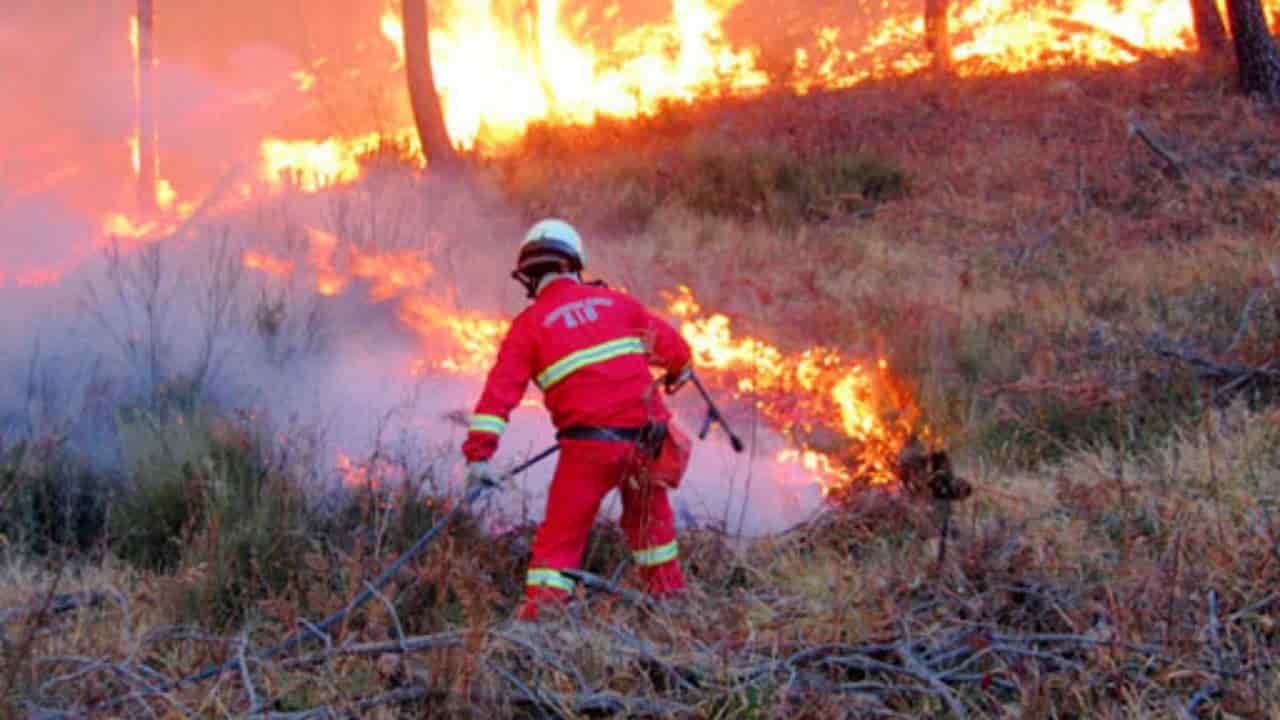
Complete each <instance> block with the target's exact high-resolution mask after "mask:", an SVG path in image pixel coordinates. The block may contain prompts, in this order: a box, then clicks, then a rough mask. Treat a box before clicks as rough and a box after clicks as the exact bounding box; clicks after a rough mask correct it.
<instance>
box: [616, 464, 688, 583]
mask: <svg viewBox="0 0 1280 720" xmlns="http://www.w3.org/2000/svg"><path fill="white" fill-rule="evenodd" d="M622 529H623V530H625V531H626V533H627V543H628V544H629V545H630V546H631V551H632V553H633V557H634V558H635V560H636V565H638V566H639V570H640V577H641V578H642V579H643V580H644V587H645V591H646V592H648V593H649V594H651V595H654V596H658V597H662V596H667V595H674V594H675V593H678V592H680V591H681V590H683V589H684V586H685V585H684V573H682V572H681V571H680V563H679V561H678V557H677V556H678V554H679V548H678V546H677V545H676V523H675V513H673V512H672V511H671V500H670V498H669V497H668V494H667V490H666V489H665V488H660V487H655V486H653V485H645V486H642V487H632V486H631V484H630V483H623V484H622Z"/></svg>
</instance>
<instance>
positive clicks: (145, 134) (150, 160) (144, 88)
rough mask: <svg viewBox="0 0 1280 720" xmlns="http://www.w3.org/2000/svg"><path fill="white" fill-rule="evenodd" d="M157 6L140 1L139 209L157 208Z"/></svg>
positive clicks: (151, 1) (158, 162)
mask: <svg viewBox="0 0 1280 720" xmlns="http://www.w3.org/2000/svg"><path fill="white" fill-rule="evenodd" d="M155 66H156V50H155V4H154V2H153V0H138V209H139V210H140V211H142V212H153V211H154V210H155V209H156V177H157V175H158V173H159V165H160V158H159V157H158V151H157V148H156V145H157V142H156V141H157V138H156V107H155Z"/></svg>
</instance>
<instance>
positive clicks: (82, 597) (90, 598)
mask: <svg viewBox="0 0 1280 720" xmlns="http://www.w3.org/2000/svg"><path fill="white" fill-rule="evenodd" d="M109 597H111V596H110V594H108V593H106V592H104V591H101V590H87V591H84V592H75V593H61V594H58V595H55V596H53V598H51V599H50V601H49V604H48V607H44V603H43V602H37V603H31V604H28V605H24V606H22V607H15V608H8V609H6V610H0V625H4V624H6V623H10V622H13V621H15V620H20V619H22V618H24V617H26V616H28V615H30V614H32V613H39V612H44V613H46V614H49V615H61V614H62V613H66V612H70V611H72V610H76V609H79V608H85V607H98V606H99V605H101V604H102V603H104V602H106V600H107V599H108V598H109Z"/></svg>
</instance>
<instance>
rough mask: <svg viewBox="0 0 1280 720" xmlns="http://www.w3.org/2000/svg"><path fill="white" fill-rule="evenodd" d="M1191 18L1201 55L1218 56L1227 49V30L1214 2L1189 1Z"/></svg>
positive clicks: (1207, 0)
mask: <svg viewBox="0 0 1280 720" xmlns="http://www.w3.org/2000/svg"><path fill="white" fill-rule="evenodd" d="M1191 18H1192V20H1193V21H1194V22H1195V28H1196V41H1197V44H1198V45H1199V46H1200V52H1201V53H1203V54H1205V55H1218V54H1220V53H1222V52H1223V51H1225V50H1226V49H1227V28H1226V26H1225V25H1223V24H1222V15H1221V14H1220V13H1219V12H1218V3H1217V2H1215V0H1191Z"/></svg>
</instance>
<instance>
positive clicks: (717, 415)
mask: <svg viewBox="0 0 1280 720" xmlns="http://www.w3.org/2000/svg"><path fill="white" fill-rule="evenodd" d="M689 379H690V380H691V381H693V386H694V387H696V388H698V394H700V395H702V399H703V400H704V401H705V402H706V403H707V417H706V419H705V420H703V421H702V429H701V430H699V431H698V439H699V440H706V439H707V433H709V432H711V426H712V425H713V424H718V425H719V426H720V427H721V428H724V431H725V433H726V434H727V435H728V436H729V444H730V445H732V446H733V451H734V452H736V453H740V452H742V451H743V450H744V449H745V448H746V445H744V444H743V442H742V438H740V437H738V436H737V435H736V434H735V433H734V432H733V429H732V428H730V427H729V422H728V421H727V420H725V417H724V414H723V413H721V412H720V408H719V407H717V406H716V401H715V400H712V399H711V393H709V392H707V387H706V386H705V385H703V384H702V381H701V380H699V379H698V375H697V374H696V373H689Z"/></svg>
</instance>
